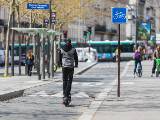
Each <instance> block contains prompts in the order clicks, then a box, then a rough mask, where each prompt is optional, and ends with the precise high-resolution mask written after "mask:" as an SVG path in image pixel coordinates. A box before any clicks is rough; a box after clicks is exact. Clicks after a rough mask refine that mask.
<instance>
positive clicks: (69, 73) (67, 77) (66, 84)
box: [62, 67, 74, 97]
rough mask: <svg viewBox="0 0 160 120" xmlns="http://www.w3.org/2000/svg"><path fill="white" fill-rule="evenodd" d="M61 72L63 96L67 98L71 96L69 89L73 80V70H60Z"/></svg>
mask: <svg viewBox="0 0 160 120" xmlns="http://www.w3.org/2000/svg"><path fill="white" fill-rule="evenodd" d="M62 72H63V96H64V97H69V96H70V95H71V93H70V92H71V87H72V80H73V73H74V68H68V67H65V68H62Z"/></svg>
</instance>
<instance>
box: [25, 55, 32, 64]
mask: <svg viewBox="0 0 160 120" xmlns="http://www.w3.org/2000/svg"><path fill="white" fill-rule="evenodd" d="M26 64H27V65H34V56H33V55H32V58H28V57H27V58H26Z"/></svg>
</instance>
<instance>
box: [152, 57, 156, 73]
mask: <svg viewBox="0 0 160 120" xmlns="http://www.w3.org/2000/svg"><path fill="white" fill-rule="evenodd" d="M155 70H156V59H154V61H153V68H152V74H154V73H155Z"/></svg>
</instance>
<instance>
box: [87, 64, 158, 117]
mask: <svg viewBox="0 0 160 120" xmlns="http://www.w3.org/2000/svg"><path fill="white" fill-rule="evenodd" d="M151 68H152V62H151V61H145V62H143V77H142V78H134V77H133V62H132V63H131V64H130V65H129V68H128V69H127V72H126V74H125V75H124V76H123V77H122V79H121V97H120V98H117V87H116V86H114V87H113V89H112V91H111V92H109V93H108V95H107V97H105V99H103V100H101V102H102V104H101V105H100V106H99V108H98V110H97V111H96V113H95V114H94V115H93V116H92V120H160V116H159V114H160V78H156V77H150V75H151ZM86 120H87V119H86Z"/></svg>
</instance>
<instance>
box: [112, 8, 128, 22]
mask: <svg viewBox="0 0 160 120" xmlns="http://www.w3.org/2000/svg"><path fill="white" fill-rule="evenodd" d="M111 19H112V23H116V24H123V23H126V22H127V8H112V18H111Z"/></svg>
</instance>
